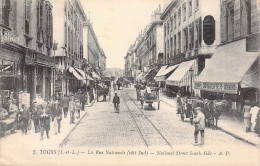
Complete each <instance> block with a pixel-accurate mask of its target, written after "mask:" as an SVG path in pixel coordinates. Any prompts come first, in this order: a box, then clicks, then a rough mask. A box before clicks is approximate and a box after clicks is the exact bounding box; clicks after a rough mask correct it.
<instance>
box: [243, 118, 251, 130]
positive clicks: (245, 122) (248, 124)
mask: <svg viewBox="0 0 260 166" xmlns="http://www.w3.org/2000/svg"><path fill="white" fill-rule="evenodd" d="M244 124H245V126H246V128H251V121H250V118H244Z"/></svg>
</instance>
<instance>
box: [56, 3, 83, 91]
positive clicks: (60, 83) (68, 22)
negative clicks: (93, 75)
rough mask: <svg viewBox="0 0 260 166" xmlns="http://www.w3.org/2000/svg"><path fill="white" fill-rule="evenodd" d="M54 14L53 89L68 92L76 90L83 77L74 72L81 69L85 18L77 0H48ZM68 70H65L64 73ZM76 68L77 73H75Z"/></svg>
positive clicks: (80, 84) (81, 83) (79, 86)
mask: <svg viewBox="0 0 260 166" xmlns="http://www.w3.org/2000/svg"><path fill="white" fill-rule="evenodd" d="M52 1H53V2H52V4H53V10H54V12H55V13H54V16H53V24H54V29H53V32H54V35H53V36H54V41H55V44H56V47H57V48H55V51H54V54H55V55H54V56H55V61H56V67H58V68H59V71H57V72H56V74H57V77H56V84H55V86H56V90H57V92H58V91H61V92H63V93H66V94H68V93H69V91H71V92H76V91H77V90H78V89H79V88H82V86H83V84H84V76H83V75H81V76H82V77H79V76H78V75H77V74H76V73H77V72H79V73H82V71H83V70H84V69H83V67H84V63H85V61H84V60H83V58H84V56H83V23H84V22H85V21H86V20H87V17H86V15H85V13H84V10H83V8H82V5H81V3H80V1H79V0H59V1H56V0H52ZM67 71H68V72H67ZM76 71H77V72H76Z"/></svg>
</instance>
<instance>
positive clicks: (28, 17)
mask: <svg viewBox="0 0 260 166" xmlns="http://www.w3.org/2000/svg"><path fill="white" fill-rule="evenodd" d="M30 3H31V2H30V0H25V1H24V9H25V10H24V18H25V20H24V27H25V28H24V31H25V34H26V35H30V20H31V15H30V13H31V6H30Z"/></svg>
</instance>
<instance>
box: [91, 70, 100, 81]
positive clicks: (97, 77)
mask: <svg viewBox="0 0 260 166" xmlns="http://www.w3.org/2000/svg"><path fill="white" fill-rule="evenodd" d="M91 73H92V77H93V78H96V79H98V80H100V79H101V78H100V76H99V75H98V74H97V73H96V72H95V71H93V72H91Z"/></svg>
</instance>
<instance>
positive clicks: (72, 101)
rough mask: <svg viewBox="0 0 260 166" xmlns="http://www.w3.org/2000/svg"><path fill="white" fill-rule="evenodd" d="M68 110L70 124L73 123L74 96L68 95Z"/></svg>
mask: <svg viewBox="0 0 260 166" xmlns="http://www.w3.org/2000/svg"><path fill="white" fill-rule="evenodd" d="M68 111H69V112H70V124H75V122H74V121H75V117H74V114H75V101H74V96H71V97H70V102H69V110H68Z"/></svg>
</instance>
